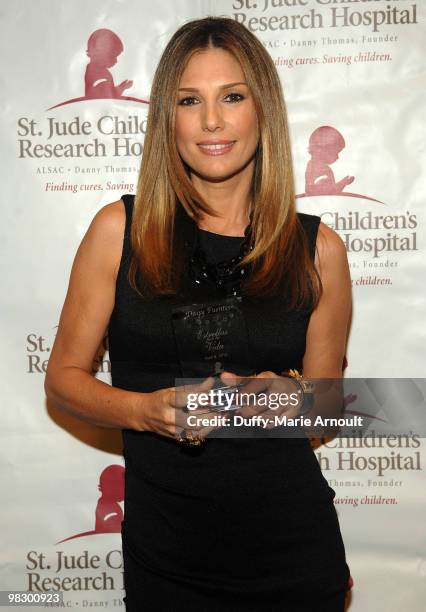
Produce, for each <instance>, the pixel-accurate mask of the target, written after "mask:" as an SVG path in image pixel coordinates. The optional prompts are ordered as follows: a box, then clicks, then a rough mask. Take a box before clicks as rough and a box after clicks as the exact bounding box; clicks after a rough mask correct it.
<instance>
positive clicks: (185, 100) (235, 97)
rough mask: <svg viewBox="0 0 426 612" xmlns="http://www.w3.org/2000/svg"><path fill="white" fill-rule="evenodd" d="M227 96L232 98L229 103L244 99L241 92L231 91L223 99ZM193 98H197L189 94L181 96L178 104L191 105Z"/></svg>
mask: <svg viewBox="0 0 426 612" xmlns="http://www.w3.org/2000/svg"><path fill="white" fill-rule="evenodd" d="M227 98H232V99H231V100H230V102H231V104H233V103H235V102H240V101H241V100H244V96H243V95H242V94H239V93H236V92H233V93H229V94H227V95H226V96H225V100H226V99H227ZM193 100H197V98H194V96H189V97H187V98H183V99H182V100H180V102H179V105H180V106H193Z"/></svg>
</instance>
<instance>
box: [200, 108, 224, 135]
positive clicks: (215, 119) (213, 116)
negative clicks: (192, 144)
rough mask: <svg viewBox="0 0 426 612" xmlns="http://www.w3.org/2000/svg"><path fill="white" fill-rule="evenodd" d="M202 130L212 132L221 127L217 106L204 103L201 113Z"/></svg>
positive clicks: (220, 114) (219, 112) (220, 117)
mask: <svg viewBox="0 0 426 612" xmlns="http://www.w3.org/2000/svg"><path fill="white" fill-rule="evenodd" d="M201 123H202V128H205V129H208V130H214V129H216V128H217V127H222V125H223V117H222V113H221V110H220V108H219V106H218V104H215V103H211V104H209V103H205V104H204V108H203V110H202V113H201Z"/></svg>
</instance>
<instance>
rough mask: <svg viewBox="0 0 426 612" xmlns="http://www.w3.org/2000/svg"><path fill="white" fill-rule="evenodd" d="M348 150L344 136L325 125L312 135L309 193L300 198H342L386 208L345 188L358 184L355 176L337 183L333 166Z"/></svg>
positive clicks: (306, 189) (307, 175) (308, 164)
mask: <svg viewBox="0 0 426 612" xmlns="http://www.w3.org/2000/svg"><path fill="white" fill-rule="evenodd" d="M345 147H346V143H345V139H344V138H343V136H342V134H341V133H340V132H339V131H338V130H337V129H336V128H334V127H332V126H330V125H322V126H320V127H319V128H316V129H315V130H314V131H313V132H312V134H311V136H310V138H309V147H308V152H309V154H310V156H311V159H310V160H309V161H308V163H307V165H306V171H305V193H300V194H297V195H296V198H305V197H309V196H324V195H326V196H330V195H340V196H346V197H351V198H362V199H364V200H371V201H373V202H379V203H380V204H383V202H381V201H380V200H377V199H376V198H371V197H369V196H366V195H362V194H359V193H350V192H347V191H345V188H346V187H347V186H348V185H350V184H351V183H353V182H354V180H355V177H354V176H349V175H348V176H345V177H343V178H342V179H340V180H339V181H336V179H335V177H334V172H333V170H332V169H331V167H330V166H331V164H334V162H335V161H337V160H338V159H339V154H340V153H341V152H342V151H343V149H344V148H345Z"/></svg>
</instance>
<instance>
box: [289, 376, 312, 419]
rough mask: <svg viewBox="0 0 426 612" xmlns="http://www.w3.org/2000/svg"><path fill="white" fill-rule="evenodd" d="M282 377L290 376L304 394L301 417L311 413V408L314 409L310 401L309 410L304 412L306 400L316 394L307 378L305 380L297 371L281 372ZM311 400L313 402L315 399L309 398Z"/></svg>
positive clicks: (300, 411)
mask: <svg viewBox="0 0 426 612" xmlns="http://www.w3.org/2000/svg"><path fill="white" fill-rule="evenodd" d="M281 376H288V377H290V378H293V379H294V380H295V381H296V383H297V384H298V386H299V389H300V391H301V392H302V404H301V406H300V408H299V415H302V416H303V415H305V414H307V413H308V412H310V410H311V408H312V401H309V404H308V409H307V410H302V408H303V406H304V404H305V399H306V397H305V396H306V395H310V396H313V393H314V385H313V384H312V383H311V382H309V381H308V380H306V379H305V378H303V375H302V374H300V372H298V371H297V370H294V369H289V370H285V371H284V372H281ZM308 399H309V400H312V399H313V398H312V397H310V398H308Z"/></svg>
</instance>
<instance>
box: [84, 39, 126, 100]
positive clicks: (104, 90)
mask: <svg viewBox="0 0 426 612" xmlns="http://www.w3.org/2000/svg"><path fill="white" fill-rule="evenodd" d="M123 50H124V47H123V43H122V42H121V39H120V38H119V37H118V36H117V34H115V33H114V32H112V31H111V30H107V29H101V30H96V31H95V32H93V33H92V34H91V35H90V37H89V40H88V41H87V51H86V53H87V55H88V56H89V58H90V62H89V63H88V65H87V67H86V73H85V75H84V91H85V94H86V98H121V97H122V94H123V91H124V90H125V89H129V88H130V87H132V85H133V81H128V80H126V81H123V82H122V83H120V85H117V86H115V85H114V80H113V78H112V75H111V73H110V71H109V70H108V68H111V67H112V66H114V65H115V64H116V63H117V57H118V56H119V55H120V53H122V52H123Z"/></svg>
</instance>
